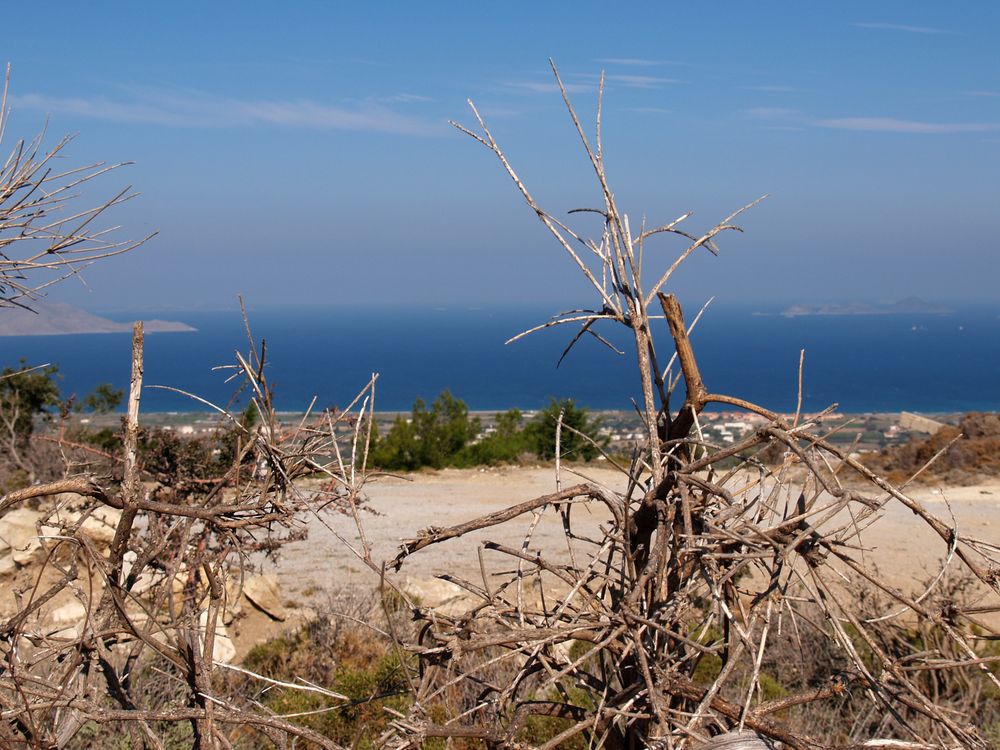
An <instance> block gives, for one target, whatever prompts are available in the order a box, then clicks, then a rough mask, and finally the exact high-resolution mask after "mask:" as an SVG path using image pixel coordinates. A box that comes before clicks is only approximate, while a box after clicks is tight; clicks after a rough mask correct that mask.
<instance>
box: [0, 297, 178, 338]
mask: <svg viewBox="0 0 1000 750" xmlns="http://www.w3.org/2000/svg"><path fill="white" fill-rule="evenodd" d="M143 325H144V327H145V329H146V332H147V333H163V332H168V331H176V332H179V331H194V330H195V329H194V328H192V327H191V326H189V325H188V324H187V323H181V322H179V321H176V320H146V321H144V322H143ZM130 330H132V324H131V323H121V322H119V321H117V320H109V319H108V318H102V317H100V316H99V315H94V314H93V313H89V312H87V311H86V310H81V309H80V308H79V307H74V306H73V305H67V304H66V303H64V302H33V303H31V309H30V310H26V309H24V308H20V307H13V308H9V309H7V310H3V311H0V336H56V335H60V334H70V333H124V332H127V331H130Z"/></svg>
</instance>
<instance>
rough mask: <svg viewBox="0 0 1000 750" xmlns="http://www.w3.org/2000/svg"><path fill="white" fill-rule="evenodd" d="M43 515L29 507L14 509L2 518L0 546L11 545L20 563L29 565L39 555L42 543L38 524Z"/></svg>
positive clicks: (15, 560)
mask: <svg viewBox="0 0 1000 750" xmlns="http://www.w3.org/2000/svg"><path fill="white" fill-rule="evenodd" d="M40 517H41V515H40V514H39V513H36V512H35V511H33V510H28V509H27V508H18V509H17V510H13V511H11V512H10V513H8V514H7V515H5V516H4V517H3V518H0V546H6V547H9V548H10V550H11V557H12V558H13V560H14V562H15V563H17V564H18V565H28V564H30V563H31V562H32V560H34V559H35V558H36V557H38V556H39V553H40V552H41V549H42V544H41V542H40V541H39V540H38V531H37V528H36V524H37V522H38V520H39V518H40Z"/></svg>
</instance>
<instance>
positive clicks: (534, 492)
mask: <svg viewBox="0 0 1000 750" xmlns="http://www.w3.org/2000/svg"><path fill="white" fill-rule="evenodd" d="M580 470H581V471H582V472H584V473H585V474H586V475H587V478H588V479H589V480H592V481H595V482H598V483H601V484H604V485H606V486H608V487H611V488H614V489H624V480H623V477H622V476H621V475H620V474H618V473H616V472H614V471H612V470H610V469H608V468H605V467H597V466H587V467H583V468H581V469H580ZM579 481H583V480H581V479H580V478H579V477H575V476H573V475H572V474H571V473H569V472H567V471H566V470H565V469H564V476H563V485H564V486H569V485H571V484H575V483H577V482H579ZM555 488H556V484H555V475H554V471H553V469H552V468H551V467H540V468H531V467H516V468H499V469H468V470H444V471H440V472H431V473H420V474H414V475H410V476H409V477H407V478H384V479H381V480H379V481H377V482H374V483H372V484H370V485H369V486H368V488H367V490H368V494H369V498H370V507H371V508H372V509H373V510H374V511H376V514H370V513H365V514H363V515H362V521H363V524H364V527H365V533H366V536H367V538H368V541H369V543H370V544H371V548H372V551H373V557H374V558H375V559H391V558H392V557H394V555H395V553H396V550H397V548H398V545H399V542H400V540H401V539H404V538H407V537H411V536H414V535H416V533H417V532H418V531H419V530H420V529H423V528H426V527H428V526H432V525H433V526H451V525H454V524H458V523H461V522H463V521H466V520H469V519H471V518H474V517H476V516H479V515H483V514H485V513H489V512H491V511H494V510H499V509H501V508H504V507H506V506H508V505H512V504H515V503H518V502H521V501H524V500H528V499H531V498H534V497H537V496H539V495H543V494H547V493H550V492H553V491H554V490H555ZM910 494H911V496H913V497H915V498H917V499H919V500H920V501H921V502H923V503H924V504H925V505H926V507H927V508H928V509H929V510H930V511H931V512H932V513H934V514H936V515H938V516H939V517H941V518H942V519H944V520H946V521H950V519H951V518H954V523H956V524H957V527H958V529H959V531H960V533H962V534H964V535H968V536H972V537H976V538H979V539H983V540H987V541H995V542H998V543H1000V480H997V481H992V482H990V483H987V484H980V485H975V486H971V487H951V488H946V489H940V488H933V487H918V488H913V489H911V490H910ZM578 508H579V509H578V510H575V511H574V514H573V526H574V530H575V531H577V532H586V531H588V530H593V529H595V527H596V525H597V524H598V523H600V522H601V521H603V520H604V518H605V515H604V514H603V513H600V512H598V511H595V512H593V513H591V512H588V511H587V510H586V509H584V508H581V507H579V506H578ZM530 522H531V515H530V514H528V515H525V516H522V517H521V518H520V519H518V520H517V521H515V522H512V523H509V524H506V525H505V526H503V527H494V528H492V529H490V530H487V531H483V532H478V533H476V534H474V535H470V537H467V538H466V541H461V540H454V541H450V542H445V543H443V544H440V545H434V546H432V547H430V548H428V549H426V550H423V551H421V552H419V553H417V554H415V555H413V556H412V557H410V558H409V559H408V560H407V562H406V564H405V565H404V566H403V568H402V570H401V572H400V575H402V576H403V577H405V578H408V579H411V580H422V579H430V578H432V577H433V576H435V575H438V574H441V573H447V574H452V575H457V576H461V577H464V578H467V579H469V580H472V581H477V582H478V581H481V574H480V561H479V557H478V555H477V552H476V547H475V546H473V545H472V544H469V543H468V540H469V539H474V540H476V541H477V542H481V541H484V540H486V539H490V540H493V541H497V542H501V543H503V544H507V545H509V546H512V547H520V545H521V543H522V541H523V539H524V534H525V532H526V531H527V530H528V528H529V525H530ZM326 523H327V524H328V525H324V523H322V522H320V521H318V520H313V521H312V522H311V524H310V528H309V537H308V539H307V540H305V541H303V542H297V543H295V544H292V545H289V546H288V547H286V548H285V550H284V552H283V555H282V559H281V561H280V562H279V565H278V568H277V573H278V576H279V580H280V583H281V588H282V592H283V596H284V598H285V600H286V601H288V602H289V603H292V604H306V605H309V604H318V603H320V599H319V597H322V596H325V592H327V591H331V590H337V589H342V588H345V587H353V586H360V587H368V588H369V590H370V587H371V586H372V585H373V584H375V583H377V580H378V576H377V575H376V574H375V573H373V572H372V571H371V570H369V569H367V568H366V567H365V566H364V565H363V564H362V563H361V562H360V561H359V560H358V559H357V558H356V557H355V556H354V555H353V554H352V553H351V551H350V550H349V549H348V548H347V546H346V545H345V544H344V542H343V541H341V539H339V538H338V537H337V534H340V535H341V536H342V537H343V538H344V539H345V540H346V541H347V542H349V543H350V544H352V545H360V539H359V535H358V531H357V528H356V525H355V523H354V520H353V519H352V518H350V517H349V516H339V515H333V516H327V517H326ZM864 539H865V545H866V550H864V551H863V552H862V551H859V552H858V553H857V554H858V555H863V556H864V557H865V560H866V562H867V563H869V564H875V565H876V566H877V567H878V569H879V570H880V571H881V573H882V574H883V575H884V576H885V577H886V578H888V579H889V581H890V582H891V583H893V584H894V585H897V586H899V587H900V588H902V589H904V590H907V591H910V592H914V591H919V590H921V589H920V584H921V582H923V581H926V580H928V579H929V578H931V577H932V576H933V575H935V574H936V572H937V571H938V569H939V564H940V561H941V560H942V559H943V558H944V557H945V556H946V555H947V551H948V550H947V545H946V544H945V543H944V542H943V541H942V540H941V539H940V538H939V537H938V536H937V535H935V534H934V533H933V532H931V531H930V529H929V528H928V527H927V526H926V525H925V524H924V523H923V522H922V521H920V520H919V519H917V518H916V517H915V516H914V515H913V514H912V513H911V512H910V511H909V510H907V509H906V508H905V507H903V506H902V505H901V504H899V503H898V502H895V501H893V502H890V503H888V504H887V506H886V507H885V509H884V510H883V511H882V518H880V519H879V520H878V522H877V523H875V524H873V525H872V526H871V527H870V528H869V529H868V530H867V531H866V532H865V536H864ZM530 546H531V548H532V549H545V550H552V549H558V550H565V542H564V538H563V534H562V527H561V524H560V521H559V518H558V515H557V514H555V513H552V512H549V513H546V514H544V516H543V517H542V520H541V522H540V523H539V524H538V527H537V528H536V529H535V530H534V533H533V536H532V540H531V545H530ZM563 554H564V553H563ZM484 560H485V565H486V568H487V570H489V571H494V570H500V569H503V568H504V567H506V568H510V567H511V564H510V558H509V557H506V556H502V555H500V554H499V553H496V552H487V553H485V555H484ZM956 568H957V566H956Z"/></svg>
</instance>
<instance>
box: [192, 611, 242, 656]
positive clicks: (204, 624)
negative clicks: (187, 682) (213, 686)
mask: <svg viewBox="0 0 1000 750" xmlns="http://www.w3.org/2000/svg"><path fill="white" fill-rule="evenodd" d="M198 623H199V625H200V626H201V639H200V640H201V644H202V647H204V645H205V630H206V629H207V628H208V610H207V609H206V610H204V611H203V612H202V613H201V617H200V618H199V619H198ZM235 658H236V646H235V645H233V640H232V638H230V637H229V633H227V632H226V626H225V625H223V624H222V621H221V619H216V621H215V640H214V641H213V644H212V659H213V660H215V661H216V662H218V663H219V664H230V663H231V662H232V661H233V659H235Z"/></svg>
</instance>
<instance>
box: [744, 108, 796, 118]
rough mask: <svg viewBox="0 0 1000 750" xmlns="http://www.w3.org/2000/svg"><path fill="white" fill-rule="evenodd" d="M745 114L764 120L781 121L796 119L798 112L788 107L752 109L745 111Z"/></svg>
mask: <svg viewBox="0 0 1000 750" xmlns="http://www.w3.org/2000/svg"><path fill="white" fill-rule="evenodd" d="M743 114H745V115H747V116H748V117H754V118H758V119H762V120H779V119H785V118H789V117H795V116H796V115H798V112H797V111H796V110H794V109H789V108H788V107H751V108H750V109H745V110H743Z"/></svg>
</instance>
